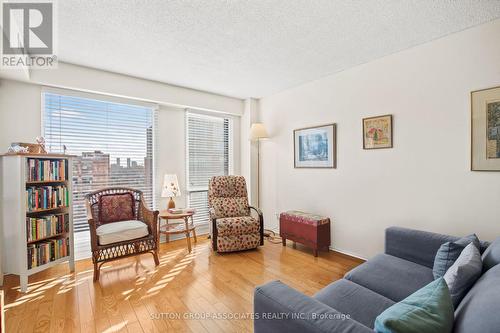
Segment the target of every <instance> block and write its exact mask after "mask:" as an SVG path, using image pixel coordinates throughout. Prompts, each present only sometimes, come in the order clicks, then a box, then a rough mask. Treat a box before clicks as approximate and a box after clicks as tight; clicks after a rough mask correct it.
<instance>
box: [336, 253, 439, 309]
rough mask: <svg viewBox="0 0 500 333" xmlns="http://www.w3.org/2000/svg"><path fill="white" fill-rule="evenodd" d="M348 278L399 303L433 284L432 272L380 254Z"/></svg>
mask: <svg viewBox="0 0 500 333" xmlns="http://www.w3.org/2000/svg"><path fill="white" fill-rule="evenodd" d="M345 278H346V279H348V280H351V281H353V282H355V283H357V284H359V285H362V286H364V287H366V288H368V289H370V290H373V291H374V292H376V293H379V294H381V295H382V296H385V297H387V298H389V299H391V300H393V301H395V302H399V301H400V300H402V299H404V298H405V297H407V296H409V295H410V294H412V293H413V292H415V291H417V290H418V289H420V288H422V287H423V286H425V285H427V284H428V283H430V282H431V281H432V280H434V277H433V276H432V270H431V269H430V268H428V267H426V266H422V265H419V264H415V263H414V262H411V261H407V260H404V259H401V258H397V257H393V256H391V255H388V254H378V255H376V256H375V257H373V258H372V259H370V260H368V261H367V262H365V263H364V264H362V265H360V266H358V267H356V268H354V269H353V270H351V271H350V272H348V273H347V274H346V275H345Z"/></svg>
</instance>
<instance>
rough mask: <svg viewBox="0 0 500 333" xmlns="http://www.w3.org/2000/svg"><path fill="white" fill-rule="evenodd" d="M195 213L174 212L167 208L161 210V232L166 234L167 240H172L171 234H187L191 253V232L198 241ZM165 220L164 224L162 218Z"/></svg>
mask: <svg viewBox="0 0 500 333" xmlns="http://www.w3.org/2000/svg"><path fill="white" fill-rule="evenodd" d="M193 215H194V213H181V214H172V213H170V212H169V211H167V210H163V211H161V212H160V215H159V218H160V230H159V231H160V234H164V235H165V237H166V238H167V242H168V241H170V235H175V234H185V235H186V241H187V246H188V251H189V252H190V253H191V232H192V233H193V238H194V242H195V243H196V226H195V225H194V222H193ZM162 219H163V220H165V221H166V223H165V224H164V225H162V224H161V220H162ZM169 220H182V221H180V222H173V223H169Z"/></svg>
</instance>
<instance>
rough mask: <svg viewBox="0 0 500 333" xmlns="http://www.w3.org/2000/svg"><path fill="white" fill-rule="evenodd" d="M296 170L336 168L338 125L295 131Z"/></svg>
mask: <svg viewBox="0 0 500 333" xmlns="http://www.w3.org/2000/svg"><path fill="white" fill-rule="evenodd" d="M293 141H294V144H293V150H294V157H295V161H294V167H295V168H336V167H337V156H336V155H337V138H336V125H335V124H327V125H322V126H316V127H308V128H301V129H296V130H294V131H293Z"/></svg>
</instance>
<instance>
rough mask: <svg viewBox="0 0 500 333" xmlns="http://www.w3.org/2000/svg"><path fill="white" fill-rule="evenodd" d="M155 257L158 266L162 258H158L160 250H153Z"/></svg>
mask: <svg viewBox="0 0 500 333" xmlns="http://www.w3.org/2000/svg"><path fill="white" fill-rule="evenodd" d="M153 258H154V259H155V266H158V265H159V264H160V260H158V250H155V251H154V252H153Z"/></svg>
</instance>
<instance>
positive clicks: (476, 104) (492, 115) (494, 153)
mask: <svg viewBox="0 0 500 333" xmlns="http://www.w3.org/2000/svg"><path fill="white" fill-rule="evenodd" d="M471 170H472V171H500V87H494V88H488V89H482V90H476V91H473V92H471Z"/></svg>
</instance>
